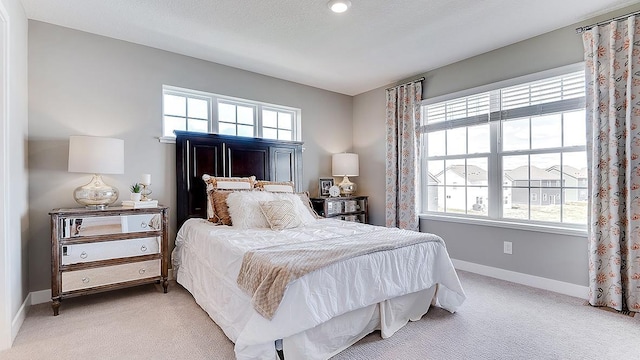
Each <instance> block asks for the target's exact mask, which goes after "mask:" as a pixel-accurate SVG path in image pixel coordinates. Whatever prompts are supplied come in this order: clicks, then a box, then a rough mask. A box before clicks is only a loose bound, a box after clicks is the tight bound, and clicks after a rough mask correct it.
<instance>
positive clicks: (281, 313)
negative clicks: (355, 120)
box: [173, 133, 465, 360]
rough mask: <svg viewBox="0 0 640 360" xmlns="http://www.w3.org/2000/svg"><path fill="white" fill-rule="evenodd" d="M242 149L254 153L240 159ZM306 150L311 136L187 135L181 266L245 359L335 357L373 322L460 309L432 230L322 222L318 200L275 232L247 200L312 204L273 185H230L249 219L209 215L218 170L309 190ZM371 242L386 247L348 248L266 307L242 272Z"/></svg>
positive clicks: (181, 276)
mask: <svg viewBox="0 0 640 360" xmlns="http://www.w3.org/2000/svg"><path fill="white" fill-rule="evenodd" d="M256 149H257V150H256ZM241 151H244V152H248V153H249V154H250V156H240V155H239V154H240V152H241ZM301 152H302V144H301V143H296V142H281V141H266V140H263V139H237V138H232V137H220V136H218V135H210V134H207V135H204V134H202V135H192V134H188V133H178V137H177V142H176V157H177V162H176V165H177V166H176V168H177V184H178V222H179V225H180V230H179V231H178V235H177V238H176V248H175V249H174V252H173V265H174V271H175V273H176V278H177V281H178V283H180V284H181V285H182V286H183V287H184V288H185V289H187V290H188V291H189V292H190V293H191V294H192V295H193V297H194V299H195V301H196V302H197V303H198V304H199V305H200V306H201V307H202V308H203V309H204V310H205V311H206V312H207V314H208V315H209V316H210V317H211V318H212V319H213V320H214V321H215V322H216V324H218V325H219V326H220V328H221V329H222V330H223V331H224V333H225V334H226V335H227V337H228V338H229V339H230V340H231V341H233V342H234V343H235V353H236V357H237V358H238V359H265V360H267V359H268V360H274V359H278V357H284V358H285V359H287V360H295V359H328V358H329V357H331V356H333V355H335V354H337V353H339V352H340V351H342V350H344V349H345V348H347V347H349V346H351V345H352V344H354V343H355V342H357V341H358V340H359V339H361V338H362V337H364V336H366V335H367V334H369V333H371V332H372V331H375V330H380V332H381V336H382V337H383V338H386V337H389V336H391V335H393V334H394V333H395V332H396V331H397V330H398V329H400V328H401V327H402V326H404V325H405V324H406V323H407V322H408V321H415V320H419V319H420V318H421V317H422V316H423V315H424V314H425V313H426V312H427V311H428V310H429V307H430V306H431V305H435V306H439V307H442V308H444V309H446V310H448V311H450V312H454V311H456V309H457V308H458V307H459V306H460V305H461V304H462V303H463V302H464V300H465V294H464V291H463V289H462V287H461V285H460V282H459V280H458V277H457V275H456V272H455V270H454V268H453V266H452V264H451V260H450V258H449V255H448V253H447V250H446V247H445V244H444V242H443V241H442V239H441V238H439V237H437V236H435V235H433V234H424V233H415V232H408V231H405V230H399V229H388V228H384V227H378V226H372V225H365V224H359V223H355V222H346V221H340V220H333V219H316V218H314V217H313V214H312V213H311V210H310V209H308V211H309V214H306V213H305V215H304V216H303V215H295V216H294V218H297V219H298V221H299V223H295V225H296V226H289V227H284V228H277V230H272V229H271V228H269V227H255V225H251V224H249V225H247V224H245V223H244V222H243V221H244V219H245V218H246V219H248V220H247V221H249V222H251V221H253V220H255V218H257V216H255V213H253V214H252V213H250V212H249V213H248V214H241V215H242V216H241V215H240V213H239V211H240V210H239V209H243V211H248V210H246V209H247V208H252V206H255V204H253V203H250V201H253V199H254V197H261V198H264V199H268V200H270V201H258V203H260V204H261V206H262V205H265V204H274V203H277V204H289V203H290V204H292V205H293V206H294V208H295V211H293V212H292V213H294V214H302V213H303V211H307V210H305V209H302V208H300V207H299V206H300V204H302V205H303V206H304V205H305V204H304V201H303V200H302V199H304V196H300V201H299V202H298V201H297V200H295V199H297V196H298V195H295V194H293V193H285V194H277V193H273V194H272V193H271V192H269V191H266V192H262V193H261V194H256V192H253V191H250V192H245V191H237V192H235V191H234V192H232V194H230V195H229V194H227V197H228V202H229V203H228V209H229V212H230V213H231V214H230V215H231V219H232V220H233V219H238V223H236V221H235V220H234V221H233V224H232V226H229V225H220V224H214V223H212V222H211V221H209V220H210V215H211V214H210V211H208V210H211V209H208V208H207V206H208V204H209V200H210V199H209V198H207V195H208V194H211V192H207V191H206V189H207V185H206V183H205V182H204V181H203V180H202V177H203V175H208V174H211V176H215V177H216V178H218V179H220V178H249V177H251V176H256V177H257V178H259V179H260V178H261V179H264V180H271V182H272V183H274V184H281V183H287V182H288V183H291V184H298V185H297V186H298V187H299V182H298V181H296V180H299V179H300V174H301ZM243 159H244V160H243ZM247 159H248V161H249V164H247V163H245V162H246V161H245V160H247ZM256 164H257V165H256ZM256 167H257V168H256ZM220 169H221V170H220ZM216 170H220V171H219V172H216ZM243 172H246V173H243ZM196 184H197V185H196ZM252 187H253V186H252ZM292 190H293V189H292ZM297 190H299V189H297ZM256 201H257V200H256ZM296 206H298V207H296ZM263 210H264V209H263ZM289 211H290V210H289ZM290 212H291V211H290ZM265 214H266V213H265ZM241 219H242V220H241ZM261 221H262V220H261ZM267 223H268V224H269V225H270V224H271V223H270V221H267ZM245 225H246V226H245ZM372 239H377V240H375V241H377V242H378V243H379V246H381V247H380V248H379V249H383V250H379V251H378V250H374V251H369V252H367V253H366V254H365V255H354V256H346V257H344V258H343V260H340V261H336V262H329V263H327V265H326V266H322V267H320V268H318V269H314V270H312V271H309V272H306V273H301V274H300V275H298V276H297V277H294V278H292V281H291V282H288V284H287V285H286V287H285V288H284V289H283V290H282V291H283V292H282V293H281V294H280V296H281V297H280V298H279V301H278V302H277V304H276V305H275V307H272V308H274V309H275V310H273V311H272V312H268V311H267V312H265V311H264V309H265V308H264V307H260V306H258V305H257V301H256V298H258V296H257V295H256V294H257V293H253V294H252V293H251V292H250V291H249V290H248V289H247V288H246V284H245V283H242V282H241V281H240V279H241V278H243V276H240V275H246V274H247V271H248V269H252V268H253V267H254V266H253V265H247V259H250V258H251V256H248V254H251V255H254V254H261V252H263V253H262V255H265V253H264V252H266V255H265V256H272V254H273V253H272V251H274V249H275V250H277V251H281V250H282V251H291V247H295V248H296V249H298V250H299V249H316V248H317V247H318V246H324V245H326V244H329V246H338V247H342V246H346V245H344V244H347V243H355V244H360V243H361V242H362V241H371V240H372ZM393 239H406V240H404V241H405V243H402V245H401V246H391V247H389V244H396V243H398V242H396V241H395V240H393ZM385 242H386V243H385ZM367 246H369V245H367ZM385 246H386V247H385ZM306 252H313V251H308V250H305V251H303V253H306ZM358 254H359V253H358ZM257 256H258V255H255V257H257ZM246 277H250V276H249V275H246Z"/></svg>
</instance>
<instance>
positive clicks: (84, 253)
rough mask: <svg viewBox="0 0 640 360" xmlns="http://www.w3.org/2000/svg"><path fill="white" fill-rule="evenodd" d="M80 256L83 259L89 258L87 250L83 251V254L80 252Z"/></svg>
mask: <svg viewBox="0 0 640 360" xmlns="http://www.w3.org/2000/svg"><path fill="white" fill-rule="evenodd" d="M80 258H81V259H86V258H87V253H86V252H85V251H83V252H82V254H80Z"/></svg>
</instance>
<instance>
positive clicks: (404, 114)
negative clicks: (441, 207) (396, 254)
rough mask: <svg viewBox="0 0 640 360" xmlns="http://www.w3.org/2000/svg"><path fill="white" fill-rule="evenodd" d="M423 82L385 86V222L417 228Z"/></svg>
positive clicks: (388, 224) (391, 225)
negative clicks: (386, 87) (388, 87)
mask: <svg viewBox="0 0 640 360" xmlns="http://www.w3.org/2000/svg"><path fill="white" fill-rule="evenodd" d="M421 99H422V83H421V82H419V81H417V82H412V83H409V84H405V85H400V86H397V87H395V88H391V89H387V163H386V169H387V174H386V177H387V182H386V211H385V216H386V225H387V226H388V227H399V228H401V229H407V230H415V231H418V227H419V222H418V211H417V196H418V176H419V173H418V157H419V150H420V147H419V146H418V143H419V139H420V137H419V135H418V130H419V128H420V100H421Z"/></svg>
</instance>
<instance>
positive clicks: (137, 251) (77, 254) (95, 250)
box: [62, 237, 162, 265]
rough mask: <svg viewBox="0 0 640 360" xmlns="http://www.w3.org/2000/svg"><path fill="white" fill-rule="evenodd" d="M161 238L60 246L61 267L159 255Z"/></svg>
mask: <svg viewBox="0 0 640 360" xmlns="http://www.w3.org/2000/svg"><path fill="white" fill-rule="evenodd" d="M161 239H162V238H161V237H148V238H140V239H127V240H113V241H101V242H95V243H84V244H71V245H64V246H62V265H68V264H77V263H83V262H90V261H98V260H108V259H115V258H124V257H131V256H140V255H147V254H159V253H160V240H161Z"/></svg>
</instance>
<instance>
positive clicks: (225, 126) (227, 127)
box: [160, 85, 302, 142]
mask: <svg viewBox="0 0 640 360" xmlns="http://www.w3.org/2000/svg"><path fill="white" fill-rule="evenodd" d="M162 89H163V94H162V103H163V106H162V108H163V118H162V137H160V141H162V142H173V141H175V134H174V130H181V131H193V132H202V133H216V134H224V135H233V136H247V137H259V138H267V139H276V140H289V141H300V140H301V138H302V136H301V113H302V111H301V110H300V109H296V108H292V107H287V106H282V105H274V104H267V103H263V102H258V101H252V100H246V99H238V98H233V97H229V96H224V95H218V94H211V93H206V92H202V91H196V90H190V89H183V88H177V87H173V86H167V85H164V86H163V88H162Z"/></svg>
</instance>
